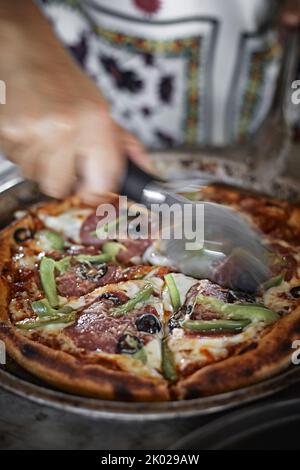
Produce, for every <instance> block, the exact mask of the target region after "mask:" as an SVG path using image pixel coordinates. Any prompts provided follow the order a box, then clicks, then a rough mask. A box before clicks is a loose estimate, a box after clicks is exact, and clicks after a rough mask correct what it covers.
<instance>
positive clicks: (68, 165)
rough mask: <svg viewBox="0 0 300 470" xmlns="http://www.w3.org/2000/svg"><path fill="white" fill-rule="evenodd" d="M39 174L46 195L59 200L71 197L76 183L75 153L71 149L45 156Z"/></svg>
mask: <svg viewBox="0 0 300 470" xmlns="http://www.w3.org/2000/svg"><path fill="white" fill-rule="evenodd" d="M39 172H40V175H39V178H38V180H39V183H40V187H41V190H42V191H43V192H44V193H45V194H47V195H48V196H51V197H54V198H57V199H60V198H63V197H65V196H67V195H69V194H70V193H71V192H72V189H73V188H74V185H75V181H76V173H75V153H74V152H73V151H72V150H71V149H70V150H69V151H66V152H57V153H52V154H49V155H47V157H46V158H45V156H44V158H43V159H42V161H41V164H40V165H39Z"/></svg>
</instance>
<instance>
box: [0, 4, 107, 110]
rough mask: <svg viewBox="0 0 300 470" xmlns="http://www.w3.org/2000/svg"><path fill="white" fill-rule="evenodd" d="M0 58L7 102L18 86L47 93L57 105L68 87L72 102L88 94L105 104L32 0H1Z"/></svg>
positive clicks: (32, 92) (0, 75)
mask: <svg viewBox="0 0 300 470" xmlns="http://www.w3.org/2000/svg"><path fill="white" fill-rule="evenodd" d="M0 57H1V60H0V79H1V80H4V81H5V82H6V85H7V97H8V100H7V101H9V102H10V103H12V101H14V99H15V96H16V93H15V91H16V88H18V89H19V90H21V89H22V90H23V92H25V93H27V92H28V93H30V94H32V95H34V94H35V93H36V92H37V89H38V92H39V96H43V95H46V96H48V97H49V101H50V98H51V101H52V102H53V101H55V102H56V103H57V104H58V105H59V103H60V102H63V103H65V101H66V97H65V96H64V95H65V90H68V97H69V99H70V100H71V101H72V103H73V104H74V105H76V103H77V104H78V105H80V102H81V98H80V97H85V101H86V100H87V98H86V97H87V96H88V97H89V98H90V99H89V102H92V101H95V102H96V103H97V105H99V100H100V101H101V102H103V106H106V102H105V99H104V98H103V97H102V95H101V93H100V91H99V90H98V89H97V88H96V86H95V85H94V84H92V83H91V81H90V79H89V78H88V77H87V76H86V75H85V73H84V72H83V71H82V70H81V69H80V68H79V67H78V65H77V64H76V63H75V62H74V61H73V59H72V58H71V56H70V54H69V53H68V52H67V51H66V50H65V48H64V47H63V45H62V44H61V43H60V41H59V40H58V39H57V37H56V36H55V34H54V31H53V29H52V27H51V24H50V23H49V22H48V20H47V19H46V18H45V17H44V16H43V14H42V13H41V12H40V11H39V8H38V7H37V6H36V5H35V3H34V2H33V1H32V0H24V1H23V0H22V1H21V0H19V1H11V0H0ZM79 81H80V90H79V89H78V86H77V83H78V82H79ZM85 89H87V90H88V92H86V93H85ZM32 101H34V100H32ZM21 107H22V104H21V103H19V104H18V107H17V109H18V110H19V111H21ZM2 111H3V112H5V111H8V108H6V109H5V110H4V109H3V110H2Z"/></svg>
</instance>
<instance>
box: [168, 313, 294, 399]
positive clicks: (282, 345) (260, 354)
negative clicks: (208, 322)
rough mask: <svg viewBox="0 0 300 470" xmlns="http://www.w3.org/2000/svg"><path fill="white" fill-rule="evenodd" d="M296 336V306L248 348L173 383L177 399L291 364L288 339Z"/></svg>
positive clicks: (264, 375) (212, 391)
mask: <svg viewBox="0 0 300 470" xmlns="http://www.w3.org/2000/svg"><path fill="white" fill-rule="evenodd" d="M299 338H300V307H297V308H296V309H295V310H294V311H293V312H292V313H290V314H288V315H286V316H285V317H283V318H281V319H280V320H278V321H277V323H276V324H275V325H274V326H273V327H272V328H271V329H270V331H269V332H267V333H266V334H265V335H264V336H263V337H262V338H260V340H259V342H258V343H257V344H256V343H252V345H248V348H250V350H248V351H246V352H243V353H242V354H240V355H236V356H231V357H229V358H228V359H225V360H223V361H220V362H218V363H215V364H212V365H209V366H206V367H204V368H203V369H200V370H199V371H197V372H195V373H194V374H192V375H191V376H189V377H187V378H186V379H183V380H180V381H179V382H178V383H177V384H176V385H174V386H173V388H172V392H173V394H174V395H175V396H176V398H177V399H181V400H183V399H191V398H196V397H203V396H208V395H215V394H218V393H224V392H229V391H231V390H235V389H238V388H242V387H245V386H247V385H252V384H254V383H256V382H260V381H262V380H265V379H267V378H269V377H272V376H274V375H276V374H278V373H280V372H281V371H282V370H284V369H286V368H288V367H289V366H291V367H296V366H293V365H292V362H291V356H292V354H293V352H294V350H293V349H292V343H293V341H294V340H296V339H299Z"/></svg>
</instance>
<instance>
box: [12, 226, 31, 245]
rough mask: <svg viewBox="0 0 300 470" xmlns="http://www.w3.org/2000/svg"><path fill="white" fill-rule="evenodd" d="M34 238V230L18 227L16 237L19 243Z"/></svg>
mask: <svg viewBox="0 0 300 470" xmlns="http://www.w3.org/2000/svg"><path fill="white" fill-rule="evenodd" d="M31 238H33V232H32V230H30V229H29V228H25V227H23V228H17V230H16V231H15V233H14V239H15V241H16V242H17V243H24V242H26V240H30V239H31Z"/></svg>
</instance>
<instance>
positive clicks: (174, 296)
mask: <svg viewBox="0 0 300 470" xmlns="http://www.w3.org/2000/svg"><path fill="white" fill-rule="evenodd" d="M165 281H166V284H167V287H168V290H169V295H170V299H171V303H172V305H173V309H174V311H175V312H177V310H179V309H180V307H181V300H180V294H179V290H178V289H177V286H176V282H175V279H174V277H173V275H172V274H171V273H169V274H166V275H165Z"/></svg>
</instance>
